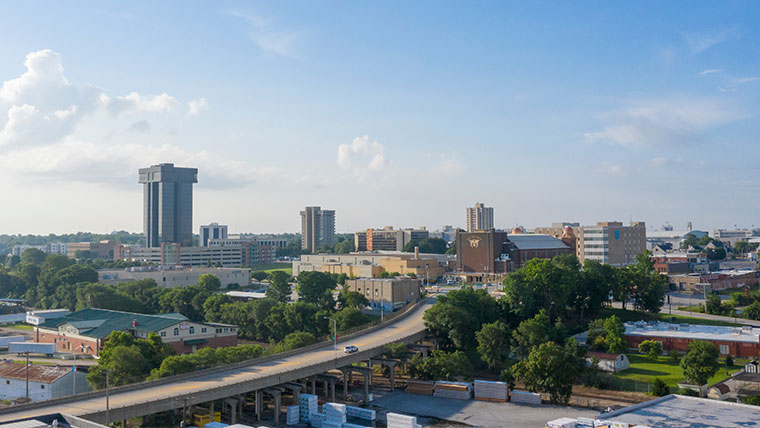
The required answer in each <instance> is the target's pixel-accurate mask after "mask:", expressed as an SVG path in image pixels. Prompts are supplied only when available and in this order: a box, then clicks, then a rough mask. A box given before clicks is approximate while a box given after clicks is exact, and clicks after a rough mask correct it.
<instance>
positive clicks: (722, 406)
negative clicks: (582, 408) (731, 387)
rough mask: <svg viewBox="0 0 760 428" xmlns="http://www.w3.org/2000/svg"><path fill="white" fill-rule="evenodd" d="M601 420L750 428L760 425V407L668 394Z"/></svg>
mask: <svg viewBox="0 0 760 428" xmlns="http://www.w3.org/2000/svg"><path fill="white" fill-rule="evenodd" d="M597 419H608V420H611V421H618V422H627V423H629V424H636V425H647V426H651V427H657V428H683V427H696V428H746V427H750V426H757V421H760V406H752V405H749V404H739V403H731V402H727V401H718V400H710V399H706V398H696V397H686V396H682V395H667V396H665V397H660V398H657V399H654V400H650V401H647V402H644V403H640V404H636V405H634V406H630V407H626V408H623V409H620V410H616V411H614V412H610V413H604V414H602V415H600V416H598V417H597Z"/></svg>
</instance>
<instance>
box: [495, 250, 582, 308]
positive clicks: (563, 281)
mask: <svg viewBox="0 0 760 428" xmlns="http://www.w3.org/2000/svg"><path fill="white" fill-rule="evenodd" d="M579 269H580V265H579V264H578V261H577V260H576V259H575V257H573V256H570V255H567V256H556V257H554V258H553V259H539V258H535V259H531V260H529V261H528V262H527V263H526V264H525V265H524V266H523V267H522V268H520V269H519V270H517V272H514V273H512V274H510V275H509V276H507V278H506V279H505V280H504V293H505V295H506V296H505V298H506V299H507V301H508V302H509V305H510V307H511V308H512V311H513V312H514V313H515V314H516V315H517V316H518V317H519V318H522V319H527V318H531V317H533V316H535V315H536V314H537V313H538V311H539V310H541V309H543V310H545V311H546V314H547V315H548V317H549V319H552V320H553V319H556V318H557V316H559V315H565V314H566V313H567V311H566V308H567V307H568V306H569V303H570V301H571V299H570V293H571V292H572V291H573V290H577V289H578V288H579V286H578V282H579V281H580V280H581V276H580V270H579Z"/></svg>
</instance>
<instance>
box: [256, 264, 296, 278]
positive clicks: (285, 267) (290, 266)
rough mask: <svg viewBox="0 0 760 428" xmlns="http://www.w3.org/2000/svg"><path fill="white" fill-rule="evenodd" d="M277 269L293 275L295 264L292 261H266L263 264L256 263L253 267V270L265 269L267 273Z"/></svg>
mask: <svg viewBox="0 0 760 428" xmlns="http://www.w3.org/2000/svg"><path fill="white" fill-rule="evenodd" d="M276 270H281V271H284V272H285V273H287V274H288V275H293V264H292V263H284V262H281V263H266V264H262V265H256V266H254V267H252V268H251V272H259V271H264V272H267V273H270V272H274V271H276Z"/></svg>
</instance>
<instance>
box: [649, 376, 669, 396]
mask: <svg viewBox="0 0 760 428" xmlns="http://www.w3.org/2000/svg"><path fill="white" fill-rule="evenodd" d="M668 394H670V387H669V386H668V384H667V383H665V381H664V380H662V379H660V378H655V379H654V382H652V395H654V396H655V397H664V396H666V395H668Z"/></svg>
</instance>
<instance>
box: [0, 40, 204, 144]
mask: <svg viewBox="0 0 760 428" xmlns="http://www.w3.org/2000/svg"><path fill="white" fill-rule="evenodd" d="M24 66H26V71H25V72H24V73H23V74H22V75H21V76H19V77H16V78H13V79H10V80H6V81H4V82H3V84H2V86H0V146H10V147H13V146H28V145H38V144H51V143H55V142H58V141H61V140H62V139H64V138H66V137H68V136H70V135H73V134H74V133H75V132H76V131H77V129H78V127H79V126H80V125H81V123H82V121H83V120H84V119H85V118H86V117H87V116H90V115H92V114H95V113H98V112H107V113H109V114H110V115H111V116H112V117H113V118H116V117H118V116H120V115H122V114H126V113H140V114H143V113H144V114H151V113H159V112H171V111H174V110H176V109H177V108H178V107H180V106H181V103H180V102H179V101H178V100H177V99H176V98H174V97H172V96H170V95H168V94H166V93H163V94H161V95H155V96H151V95H143V94H140V93H138V92H132V93H130V94H128V95H125V96H115V97H112V96H109V95H107V94H105V93H104V92H103V91H102V90H100V89H98V88H96V87H94V86H91V85H79V86H78V85H73V84H72V83H70V82H69V80H68V79H67V78H66V75H65V74H64V69H63V64H62V58H61V55H60V54H59V53H57V52H54V51H52V50H50V49H44V50H40V51H36V52H31V53H29V54H28V55H27V56H26V60H25V61H24ZM201 100H203V99H201ZM196 108H198V106H196Z"/></svg>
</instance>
